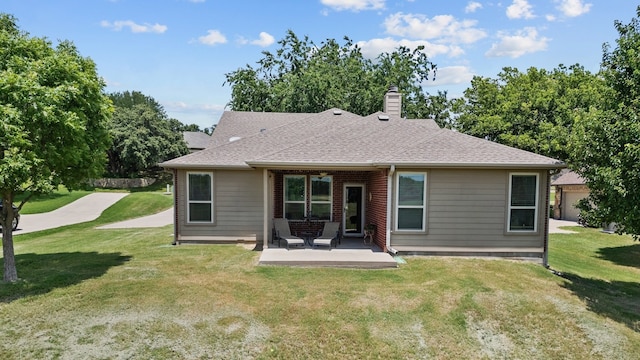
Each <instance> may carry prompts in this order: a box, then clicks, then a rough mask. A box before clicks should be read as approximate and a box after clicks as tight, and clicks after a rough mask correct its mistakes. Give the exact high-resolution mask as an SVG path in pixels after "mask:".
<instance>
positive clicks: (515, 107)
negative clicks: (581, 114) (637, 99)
mask: <svg viewBox="0 0 640 360" xmlns="http://www.w3.org/2000/svg"><path fill="white" fill-rule="evenodd" d="M603 89H604V82H603V80H602V78H600V77H599V76H598V75H596V74H592V73H590V72H589V71H586V70H585V69H584V68H583V67H582V66H580V65H578V64H576V65H572V66H570V67H568V68H567V67H565V66H563V65H560V66H559V67H558V68H556V69H554V70H553V71H547V70H545V69H537V68H533V67H532V68H529V69H528V70H527V72H526V73H522V72H520V71H519V70H518V69H516V68H510V67H506V68H503V70H502V72H500V73H499V74H498V78H497V79H492V78H485V77H479V76H476V77H474V78H473V79H472V81H471V88H469V89H467V90H465V92H464V97H463V98H461V99H458V100H456V101H455V104H454V110H453V111H454V112H455V113H457V114H458V115H459V116H458V118H457V119H456V122H455V127H456V128H457V129H458V130H459V131H460V132H463V133H466V134H469V135H473V136H476V137H481V138H486V139H488V140H491V141H495V142H499V143H502V144H505V145H509V146H513V147H516V148H520V149H524V150H528V151H532V152H535V153H538V154H542V155H546V156H550V157H554V158H558V159H561V160H567V159H568V158H569V152H568V148H567V146H568V141H569V140H568V139H569V137H570V134H571V132H572V129H573V123H574V120H575V116H576V113H577V112H578V111H579V110H581V109H589V108H590V107H591V106H597V105H598V104H599V102H600V101H601V98H602V94H603V92H604V90H603Z"/></svg>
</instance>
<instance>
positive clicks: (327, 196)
mask: <svg viewBox="0 0 640 360" xmlns="http://www.w3.org/2000/svg"><path fill="white" fill-rule="evenodd" d="M331 180H332V179H331V176H322V177H321V176H312V177H311V215H312V216H314V217H315V218H317V219H319V220H331V208H332V206H331V202H332V199H333V196H332V193H331V188H332V186H331V184H332V181H331Z"/></svg>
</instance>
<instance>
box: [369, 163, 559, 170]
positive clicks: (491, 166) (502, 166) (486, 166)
mask: <svg viewBox="0 0 640 360" xmlns="http://www.w3.org/2000/svg"><path fill="white" fill-rule="evenodd" d="M372 165H373V166H376V167H380V168H385V167H389V166H402V167H407V168H445V169H447V168H448V169H450V168H464V169H563V168H566V167H567V164H565V163H563V162H558V163H555V164H526V163H523V164H518V163H444V162H441V163H438V162H435V163H428V162H425V163H409V162H407V163H397V162H396V163H394V164H390V163H374V164H372Z"/></svg>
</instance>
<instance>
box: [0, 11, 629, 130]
mask: <svg viewBox="0 0 640 360" xmlns="http://www.w3.org/2000/svg"><path fill="white" fill-rule="evenodd" d="M638 5H639V4H637V3H634V2H633V1H630V0H607V1H602V0H503V1H482V0H472V1H468V0H465V1H457V0H449V1H439V0H438V1H436V0H432V1H426V0H272V1H264V0H255V1H254V0H234V1H222V0H154V1H143V0H0V12H5V13H9V14H12V15H14V16H16V17H17V18H18V25H19V26H20V28H21V29H22V30H24V31H27V32H29V33H30V34H31V35H32V36H39V37H46V38H48V39H49V40H51V41H52V42H54V43H56V42H57V41H58V40H71V41H72V42H74V43H75V44H76V46H77V47H78V49H79V51H80V53H81V54H82V55H83V56H86V57H90V58H91V59H93V60H94V61H95V62H96V64H97V66H98V72H99V74H100V76H102V77H103V78H104V79H105V81H106V83H107V89H106V90H107V91H108V92H114V91H125V90H137V91H141V92H142V93H144V94H145V95H149V96H152V97H153V98H154V99H156V100H157V101H158V102H160V103H161V104H162V105H163V106H164V108H165V110H166V111H167V113H168V114H169V116H171V117H174V118H176V119H178V120H180V121H182V122H183V123H195V124H198V125H199V126H200V127H209V126H211V125H212V124H215V123H217V122H218V119H219V118H220V115H221V113H222V111H223V110H224V108H225V105H226V104H227V103H228V102H229V100H230V93H231V89H230V87H229V86H225V85H224V80H225V76H224V74H225V73H228V72H231V71H234V70H236V69H238V68H240V67H244V66H245V65H246V64H249V65H252V66H255V65H256V61H257V60H259V59H260V58H261V57H262V51H275V50H276V49H277V48H278V44H277V41H278V40H280V39H282V38H283V37H284V36H285V34H286V31H287V30H293V31H294V32H295V33H296V34H297V35H298V36H299V37H303V36H305V35H306V36H309V38H310V39H311V40H313V41H314V42H316V43H320V42H322V41H323V40H326V39H329V38H333V39H336V40H339V41H340V43H342V38H343V37H344V36H348V37H349V38H351V39H352V40H353V41H354V42H357V43H358V44H359V45H360V46H361V47H362V48H363V52H364V53H365V54H366V55H367V56H371V57H375V56H376V55H377V54H379V53H381V52H384V51H392V50H393V49H394V48H396V47H397V46H398V45H405V46H408V47H415V46H417V45H425V51H426V53H427V55H428V56H429V58H430V60H432V61H433V62H434V63H436V64H437V65H438V69H439V70H438V77H437V79H436V81H430V82H429V83H426V84H425V86H426V87H427V91H429V92H431V93H436V92H437V91H438V90H447V91H448V93H449V95H450V96H460V95H461V94H462V92H463V91H464V89H466V88H467V87H469V85H470V80H471V78H472V77H473V76H474V75H479V76H485V77H493V78H495V77H497V74H498V73H499V72H500V70H501V69H502V68H503V67H505V66H512V67H517V68H518V69H520V70H521V71H524V70H526V69H527V68H529V67H532V66H533V67H538V68H545V69H549V70H551V69H553V68H555V67H557V66H558V65H559V64H564V65H572V64H575V63H579V64H581V65H583V66H584V67H585V68H587V69H588V70H590V71H593V72H595V71H597V70H598V68H599V65H600V60H601V57H602V44H603V43H605V42H608V43H610V44H614V43H615V40H616V38H617V32H616V31H615V28H614V24H613V23H614V21H615V20H619V21H622V22H623V23H628V22H629V21H630V20H631V19H632V18H633V17H634V16H635V10H636V7H637V6H638ZM381 96H382V95H381Z"/></svg>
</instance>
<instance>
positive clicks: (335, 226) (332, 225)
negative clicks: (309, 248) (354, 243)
mask: <svg viewBox="0 0 640 360" xmlns="http://www.w3.org/2000/svg"><path fill="white" fill-rule="evenodd" d="M338 241H340V223H339V222H326V223H324V229H322V234H320V235H319V236H318V237H317V238H315V239H313V246H314V247H315V246H320V245H323V246H329V247H331V246H332V245H333V244H335V246H336V247H337V246H338Z"/></svg>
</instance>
